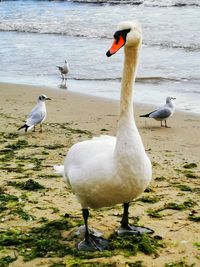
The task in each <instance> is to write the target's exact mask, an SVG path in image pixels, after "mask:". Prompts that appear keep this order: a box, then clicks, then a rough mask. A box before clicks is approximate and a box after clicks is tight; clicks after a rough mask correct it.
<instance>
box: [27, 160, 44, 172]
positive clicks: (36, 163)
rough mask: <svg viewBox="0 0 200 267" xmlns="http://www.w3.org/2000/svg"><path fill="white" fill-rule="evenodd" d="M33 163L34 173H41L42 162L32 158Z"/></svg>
mask: <svg viewBox="0 0 200 267" xmlns="http://www.w3.org/2000/svg"><path fill="white" fill-rule="evenodd" d="M30 161H31V163H33V164H34V167H33V170H34V171H40V170H41V165H42V160H41V159H38V158H32V159H31V160H30Z"/></svg>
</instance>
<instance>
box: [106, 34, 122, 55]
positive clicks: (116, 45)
mask: <svg viewBox="0 0 200 267" xmlns="http://www.w3.org/2000/svg"><path fill="white" fill-rule="evenodd" d="M124 45H125V40H124V39H123V37H122V36H121V35H120V36H119V38H118V39H115V40H114V42H113V44H112V46H111V48H110V49H109V50H108V52H107V53H106V56H107V57H110V56H112V55H114V54H115V53H116V52H117V51H118V50H119V49H120V48H121V47H122V46H124Z"/></svg>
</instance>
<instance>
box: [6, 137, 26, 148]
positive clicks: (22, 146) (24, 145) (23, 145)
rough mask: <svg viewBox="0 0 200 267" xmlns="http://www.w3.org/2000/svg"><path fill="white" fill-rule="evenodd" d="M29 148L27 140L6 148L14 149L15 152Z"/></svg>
mask: <svg viewBox="0 0 200 267" xmlns="http://www.w3.org/2000/svg"><path fill="white" fill-rule="evenodd" d="M27 146H28V141H27V140H23V139H21V140H18V141H17V142H16V143H13V144H8V145H7V146H6V148H10V149H14V150H18V149H22V148H25V147H27Z"/></svg>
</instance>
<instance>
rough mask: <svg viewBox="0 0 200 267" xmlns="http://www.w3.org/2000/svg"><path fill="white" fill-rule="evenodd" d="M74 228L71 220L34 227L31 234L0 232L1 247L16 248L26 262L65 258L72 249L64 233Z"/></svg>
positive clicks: (17, 231) (11, 231)
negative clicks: (37, 259)
mask: <svg viewBox="0 0 200 267" xmlns="http://www.w3.org/2000/svg"><path fill="white" fill-rule="evenodd" d="M72 227H73V225H72V223H71V221H70V220H67V219H61V220H55V221H51V222H47V223H45V224H44V225H42V226H41V227H34V228H32V229H31V230H30V231H29V232H25V233H23V232H21V231H20V230H18V229H9V230H0V247H12V246H16V247H17V249H18V251H19V254H20V255H21V256H23V258H24V260H25V261H28V260H31V259H34V258H36V257H64V256H65V255H66V254H72V250H73V249H72V248H70V247H68V246H67V245H66V244H65V243H63V242H61V241H63V237H62V231H63V230H69V229H71V228H72Z"/></svg>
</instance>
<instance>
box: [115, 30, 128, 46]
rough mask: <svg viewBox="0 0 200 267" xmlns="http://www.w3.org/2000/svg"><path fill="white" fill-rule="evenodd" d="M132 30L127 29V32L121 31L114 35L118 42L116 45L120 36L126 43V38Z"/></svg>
mask: <svg viewBox="0 0 200 267" xmlns="http://www.w3.org/2000/svg"><path fill="white" fill-rule="evenodd" d="M130 30H131V29H127V30H121V31H117V32H116V33H115V34H114V38H115V40H116V44H118V42H119V39H120V36H121V37H122V38H123V39H124V41H125V42H126V36H127V34H128V33H129V32H130Z"/></svg>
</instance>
